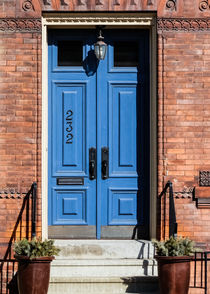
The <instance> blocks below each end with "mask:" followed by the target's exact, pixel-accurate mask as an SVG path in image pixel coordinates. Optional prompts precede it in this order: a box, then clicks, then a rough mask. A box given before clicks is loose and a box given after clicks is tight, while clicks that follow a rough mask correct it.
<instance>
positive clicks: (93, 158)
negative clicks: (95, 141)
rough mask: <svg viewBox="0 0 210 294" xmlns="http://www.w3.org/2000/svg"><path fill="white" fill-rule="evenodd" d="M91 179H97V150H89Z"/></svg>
mask: <svg viewBox="0 0 210 294" xmlns="http://www.w3.org/2000/svg"><path fill="white" fill-rule="evenodd" d="M89 179H90V180H94V179H96V148H93V147H92V148H90V149H89Z"/></svg>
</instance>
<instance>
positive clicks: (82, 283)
mask: <svg viewBox="0 0 210 294" xmlns="http://www.w3.org/2000/svg"><path fill="white" fill-rule="evenodd" d="M129 292H130V293H133V294H134V293H136V294H137V293H138V294H157V293H158V279H157V277H83V278H82V277H59V278H58V277H52V278H51V280H50V287H49V292H48V293H49V294H60V293H62V294H69V293H71V294H85V293H89V294H99V293H100V294H127V293H129Z"/></svg>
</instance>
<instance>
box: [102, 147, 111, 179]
mask: <svg viewBox="0 0 210 294" xmlns="http://www.w3.org/2000/svg"><path fill="white" fill-rule="evenodd" d="M101 177H102V179H103V180H106V179H108V177H109V148H108V147H103V148H101Z"/></svg>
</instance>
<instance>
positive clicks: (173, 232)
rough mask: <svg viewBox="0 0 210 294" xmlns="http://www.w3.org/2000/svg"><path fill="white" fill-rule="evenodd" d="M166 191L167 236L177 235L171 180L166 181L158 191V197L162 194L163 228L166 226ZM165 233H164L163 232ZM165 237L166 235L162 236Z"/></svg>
mask: <svg viewBox="0 0 210 294" xmlns="http://www.w3.org/2000/svg"><path fill="white" fill-rule="evenodd" d="M167 192H168V193H169V237H170V236H174V237H176V236H177V229H178V225H177V222H176V210H175V203H174V193H173V184H172V182H171V181H168V182H167V183H166V185H165V187H164V189H163V191H162V192H161V193H160V195H159V197H163V196H164V200H165V201H164V206H165V207H164V228H165V227H166V195H167ZM164 235H165V233H164ZM164 237H166V236H164Z"/></svg>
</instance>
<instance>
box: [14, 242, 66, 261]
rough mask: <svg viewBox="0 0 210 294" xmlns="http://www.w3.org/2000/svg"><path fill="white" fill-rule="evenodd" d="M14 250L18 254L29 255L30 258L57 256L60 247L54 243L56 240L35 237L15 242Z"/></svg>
mask: <svg viewBox="0 0 210 294" xmlns="http://www.w3.org/2000/svg"><path fill="white" fill-rule="evenodd" d="M14 251H15V255H16V256H20V255H21V256H27V257H29V258H30V259H32V258H36V257H43V256H55V255H58V254H59V251H60V249H59V248H57V247H56V246H55V245H54V240H44V241H42V240H41V239H37V238H33V239H32V240H31V241H29V240H27V239H22V240H20V241H18V242H16V243H15V245H14Z"/></svg>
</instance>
